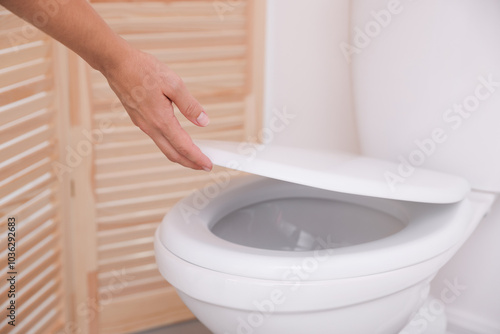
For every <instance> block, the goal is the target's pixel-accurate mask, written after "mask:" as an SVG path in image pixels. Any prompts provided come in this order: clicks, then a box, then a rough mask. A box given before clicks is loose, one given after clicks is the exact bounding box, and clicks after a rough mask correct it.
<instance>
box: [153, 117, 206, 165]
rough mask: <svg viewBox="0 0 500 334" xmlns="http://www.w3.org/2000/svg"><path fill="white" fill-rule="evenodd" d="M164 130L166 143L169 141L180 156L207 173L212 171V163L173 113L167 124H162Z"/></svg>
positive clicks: (166, 121)
mask: <svg viewBox="0 0 500 334" xmlns="http://www.w3.org/2000/svg"><path fill="white" fill-rule="evenodd" d="M162 128H163V131H161V132H162V134H163V136H164V137H165V139H166V141H168V143H169V144H170V145H171V146H172V147H173V149H174V150H175V151H176V152H177V153H178V154H179V155H180V156H182V157H184V158H186V159H188V160H189V161H191V162H192V163H194V164H195V165H197V166H200V167H201V168H202V169H204V170H205V171H210V170H212V162H211V161H210V159H209V158H208V157H207V156H206V155H205V154H203V153H202V152H201V150H200V149H199V147H198V146H196V145H195V144H194V143H193V141H192V139H191V137H190V136H189V134H188V133H187V132H186V131H185V130H184V129H183V128H182V127H181V125H180V123H179V121H178V120H177V118H175V116H174V114H173V112H172V113H171V114H169V115H168V116H167V119H166V120H165V122H163V123H162Z"/></svg>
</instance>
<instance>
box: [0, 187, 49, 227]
mask: <svg viewBox="0 0 500 334" xmlns="http://www.w3.org/2000/svg"><path fill="white" fill-rule="evenodd" d="M52 195H53V194H52V191H51V190H50V189H45V190H44V191H42V192H40V193H39V194H38V195H36V196H35V197H33V198H31V199H30V200H28V201H27V202H25V203H22V204H21V205H19V206H17V207H16V208H15V209H14V210H12V211H10V212H8V213H7V212H5V213H3V212H2V213H0V214H2V215H3V214H6V215H5V216H3V217H1V218H0V219H1V221H0V226H1V227H2V229H1V230H2V232H3V231H5V230H4V228H6V226H7V223H6V222H7V215H9V216H14V217H16V218H17V220H19V221H20V222H22V223H23V224H25V223H26V219H27V217H29V216H31V215H33V214H35V213H38V211H39V210H43V209H42V208H44V207H46V206H47V205H49V204H50V203H51V200H52Z"/></svg>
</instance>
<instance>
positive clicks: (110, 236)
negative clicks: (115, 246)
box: [97, 223, 158, 246]
mask: <svg viewBox="0 0 500 334" xmlns="http://www.w3.org/2000/svg"><path fill="white" fill-rule="evenodd" d="M157 227H158V223H153V224H144V225H140V226H129V227H126V228H122V229H118V228H117V229H114V230H112V231H101V232H98V234H97V238H98V239H97V241H98V242H97V244H98V245H99V246H101V245H106V244H112V243H119V242H124V241H128V240H134V239H135V238H144V237H150V236H152V235H154V231H155V230H156V228H157Z"/></svg>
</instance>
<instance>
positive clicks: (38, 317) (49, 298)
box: [19, 286, 62, 333]
mask: <svg viewBox="0 0 500 334" xmlns="http://www.w3.org/2000/svg"><path fill="white" fill-rule="evenodd" d="M57 290H58V287H57V286H55V287H53V288H51V289H50V294H49V293H46V294H44V295H43V298H39V299H38V300H37V302H38V303H39V305H40V306H39V307H38V308H37V309H36V310H35V312H34V313H33V317H31V318H30V319H29V320H28V319H25V320H22V321H20V323H21V325H20V328H19V330H20V332H24V333H37V330H36V326H37V325H38V324H40V323H41V322H42V321H43V319H44V318H45V316H46V315H47V310H51V311H49V312H52V313H55V312H54V311H52V310H54V309H55V308H57V306H58V305H59V304H60V301H61V299H62V296H61V294H60V293H56V291H57ZM20 312H22V310H20ZM59 316H60V315H59Z"/></svg>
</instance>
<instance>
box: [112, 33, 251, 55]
mask: <svg viewBox="0 0 500 334" xmlns="http://www.w3.org/2000/svg"><path fill="white" fill-rule="evenodd" d="M245 33H246V32H245V30H243V29H241V30H223V31H220V30H216V31H183V32H178V31H172V32H160V33H143V34H135V33H131V34H122V37H123V38H124V39H125V40H127V41H128V42H129V43H130V44H132V45H133V46H135V47H136V48H139V49H143V50H148V49H158V48H159V47H162V46H164V47H174V48H182V47H189V46H192V45H193V44H194V45H197V46H214V45H229V44H244V43H245V35H246V34H245Z"/></svg>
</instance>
